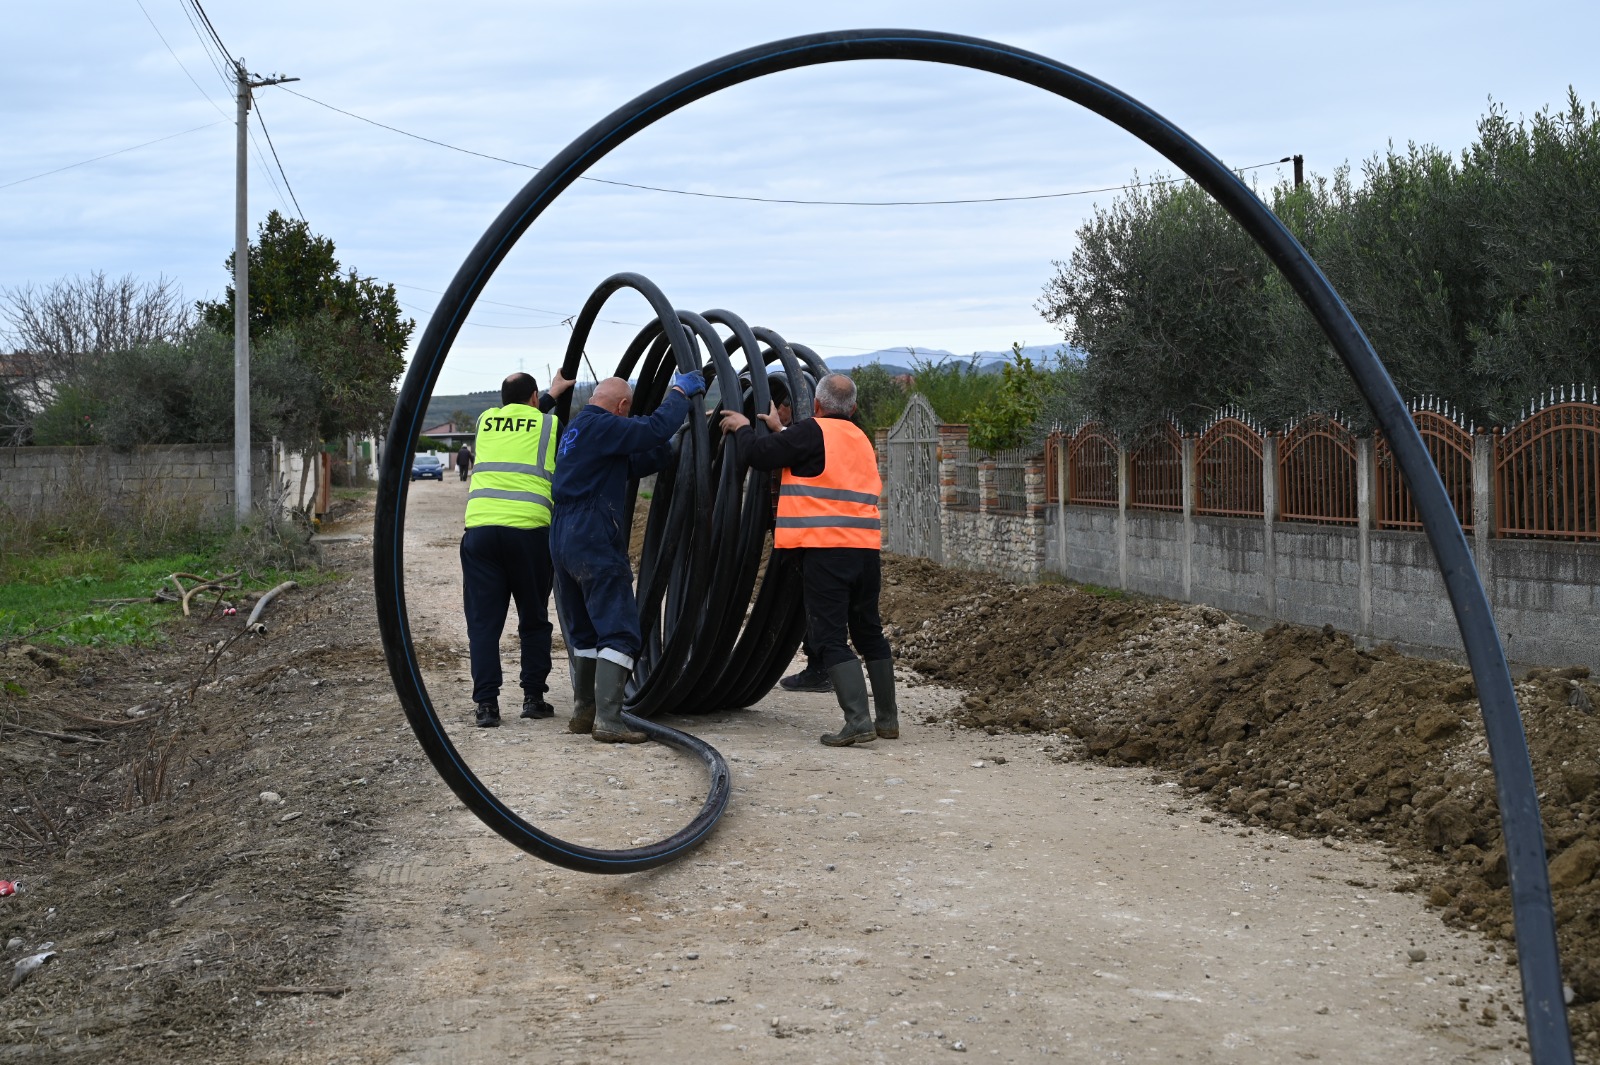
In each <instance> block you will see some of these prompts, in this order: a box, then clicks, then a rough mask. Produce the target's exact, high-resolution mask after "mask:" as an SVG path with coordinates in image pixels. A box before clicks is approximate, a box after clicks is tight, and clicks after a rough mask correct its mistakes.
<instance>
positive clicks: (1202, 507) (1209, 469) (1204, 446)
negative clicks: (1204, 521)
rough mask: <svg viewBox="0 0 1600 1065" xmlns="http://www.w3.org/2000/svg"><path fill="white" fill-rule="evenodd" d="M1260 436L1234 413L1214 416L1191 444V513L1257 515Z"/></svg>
mask: <svg viewBox="0 0 1600 1065" xmlns="http://www.w3.org/2000/svg"><path fill="white" fill-rule="evenodd" d="M1262 447H1263V443H1262V436H1261V433H1260V431H1259V430H1257V429H1256V428H1255V427H1254V426H1252V425H1250V424H1249V423H1248V422H1247V421H1245V420H1244V418H1243V416H1241V415H1238V414H1237V413H1228V414H1223V415H1220V416H1218V417H1217V418H1215V419H1214V420H1213V421H1212V423H1211V424H1210V425H1209V426H1207V427H1206V431H1205V432H1203V433H1201V434H1200V438H1199V439H1198V440H1196V441H1195V444H1194V512H1195V513H1196V514H1211V515H1215V516H1218V517H1226V518H1259V517H1261V516H1262V513H1263V510H1264V507H1265V503H1264V501H1263V499H1262V490H1263V489H1262V481H1261V476H1262V473H1261V470H1262V462H1263V459H1262V457H1261V455H1262Z"/></svg>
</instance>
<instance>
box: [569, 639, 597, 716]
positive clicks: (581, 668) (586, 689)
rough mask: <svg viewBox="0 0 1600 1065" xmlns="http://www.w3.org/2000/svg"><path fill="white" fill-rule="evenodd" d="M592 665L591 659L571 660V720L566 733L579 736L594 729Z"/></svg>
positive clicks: (593, 661)
mask: <svg viewBox="0 0 1600 1065" xmlns="http://www.w3.org/2000/svg"><path fill="white" fill-rule="evenodd" d="M594 663H595V660H594V659H592V658H574V659H573V660H572V720H571V721H568V722H567V731H568V732H577V733H579V734H582V733H585V732H590V731H592V730H593V729H594Z"/></svg>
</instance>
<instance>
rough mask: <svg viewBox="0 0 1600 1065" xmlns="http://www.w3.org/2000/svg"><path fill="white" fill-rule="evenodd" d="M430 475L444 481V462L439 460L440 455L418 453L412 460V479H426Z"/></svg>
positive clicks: (436, 479)
mask: <svg viewBox="0 0 1600 1065" xmlns="http://www.w3.org/2000/svg"><path fill="white" fill-rule="evenodd" d="M429 477H432V478H433V479H434V480H435V481H443V480H444V463H442V462H440V461H439V456H438V455H417V456H416V457H414V458H413V459H412V460H411V479H412V480H413V481H425V480H427V479H428V478H429Z"/></svg>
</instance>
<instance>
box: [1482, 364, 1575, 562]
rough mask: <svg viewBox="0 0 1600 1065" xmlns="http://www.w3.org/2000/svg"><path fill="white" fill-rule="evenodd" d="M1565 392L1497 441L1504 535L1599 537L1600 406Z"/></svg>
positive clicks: (1498, 524)
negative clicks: (1573, 398) (1568, 397)
mask: <svg viewBox="0 0 1600 1065" xmlns="http://www.w3.org/2000/svg"><path fill="white" fill-rule="evenodd" d="M1566 395H1567V393H1566V392H1565V390H1563V392H1562V393H1559V394H1557V393H1552V394H1551V396H1550V397H1549V405H1548V406H1545V407H1544V408H1543V409H1536V410H1535V411H1534V412H1533V413H1532V414H1530V415H1528V417H1526V418H1524V419H1523V420H1522V421H1520V422H1518V423H1517V424H1516V425H1514V426H1512V427H1511V428H1510V429H1507V430H1505V432H1504V433H1503V434H1499V435H1498V437H1497V439H1496V440H1495V464H1494V466H1495V511H1494V512H1495V531H1496V533H1497V534H1498V535H1500V536H1536V537H1541V538H1552V537H1554V538H1560V539H1567V540H1595V539H1600V405H1596V404H1595V403H1593V402H1586V401H1584V400H1570V399H1566V398H1564V397H1565V396H1566ZM1585 396H1586V397H1587V390H1585Z"/></svg>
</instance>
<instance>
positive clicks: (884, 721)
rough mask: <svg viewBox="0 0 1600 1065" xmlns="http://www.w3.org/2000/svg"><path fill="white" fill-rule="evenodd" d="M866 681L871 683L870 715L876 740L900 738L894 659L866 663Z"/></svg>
mask: <svg viewBox="0 0 1600 1065" xmlns="http://www.w3.org/2000/svg"><path fill="white" fill-rule="evenodd" d="M867 679H868V680H869V681H871V682H872V715H873V717H874V719H875V723H876V725H877V732H878V738H879V739H881V740H897V739H899V738H900V708H899V706H898V704H896V703H895V699H894V659H892V658H880V659H878V660H877V661H876V662H868V663H867Z"/></svg>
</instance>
